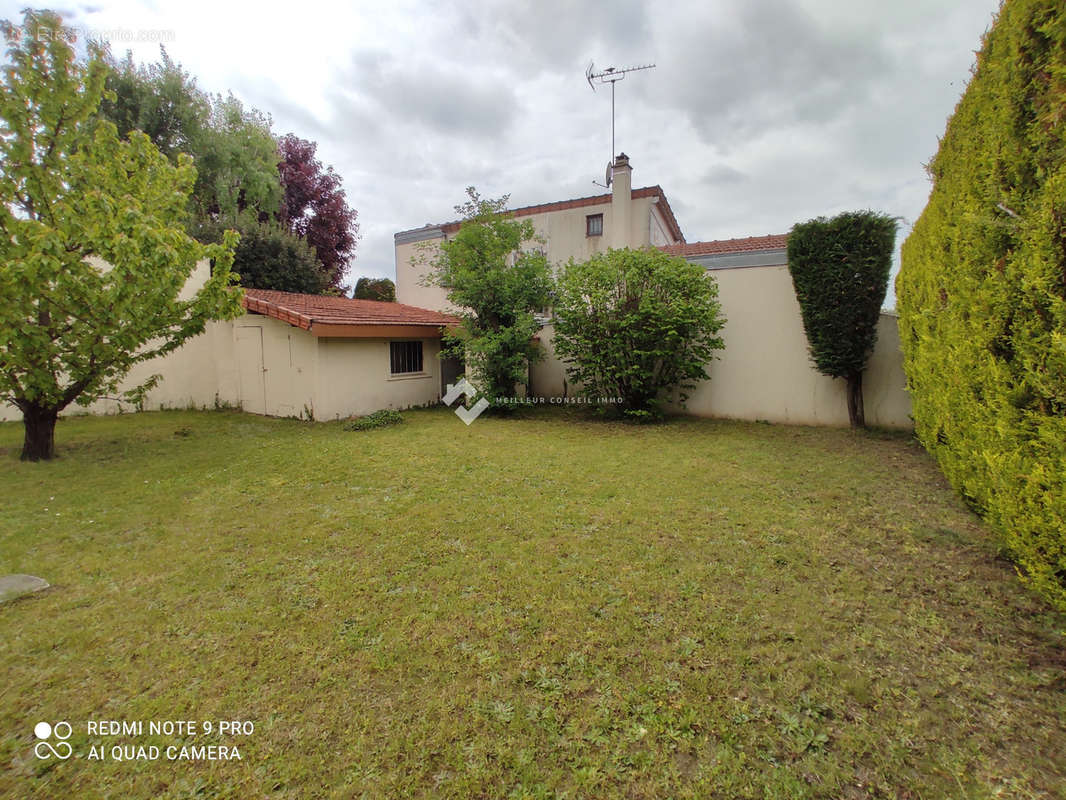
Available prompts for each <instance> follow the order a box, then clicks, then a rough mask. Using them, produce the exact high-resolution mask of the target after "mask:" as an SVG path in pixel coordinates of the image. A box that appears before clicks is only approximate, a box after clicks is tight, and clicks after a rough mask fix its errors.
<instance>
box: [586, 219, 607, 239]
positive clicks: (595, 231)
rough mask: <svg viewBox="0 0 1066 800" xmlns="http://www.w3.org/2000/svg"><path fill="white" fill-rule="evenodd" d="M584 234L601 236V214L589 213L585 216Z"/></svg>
mask: <svg viewBox="0 0 1066 800" xmlns="http://www.w3.org/2000/svg"><path fill="white" fill-rule="evenodd" d="M585 235H586V236H603V214H589V215H588V216H587V217H585Z"/></svg>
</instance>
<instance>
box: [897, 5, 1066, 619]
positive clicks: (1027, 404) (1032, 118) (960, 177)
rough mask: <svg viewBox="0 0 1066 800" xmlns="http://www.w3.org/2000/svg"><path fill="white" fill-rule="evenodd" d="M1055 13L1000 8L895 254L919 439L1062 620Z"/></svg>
mask: <svg viewBox="0 0 1066 800" xmlns="http://www.w3.org/2000/svg"><path fill="white" fill-rule="evenodd" d="M1064 111H1066V5H1064V4H1063V3H1062V2H1061V0H1008V2H1006V3H1004V4H1003V6H1002V9H1001V10H1000V12H999V17H998V19H997V20H996V22H995V24H994V25H993V26H992V28H991V30H990V31H989V32H988V33H987V34H986V35H985V39H984V42H983V47H982V49H981V52H980V53H979V54H978V56H977V66H976V69H975V70H974V73H973V77H972V78H971V80H970V83H969V86H968V87H967V88H966V93H965V94H964V95H963V96H962V99H961V100H960V101H959V104H958V106H957V107H956V109H955V113H954V115H953V116H952V117H951V119H950V120H949V122H948V124H947V129H946V131H945V133H944V136H943V138H942V139H941V140H940V146H939V149H938V151H937V153H936V155H935V156H934V157H933V159H932V160H931V161H930V163H929V177H930V178H931V179H932V183H933V187H932V191H931V192H930V195H929V203H928V205H927V206H926V207H925V210H924V211H923V212H922V215H921V217H919V219H918V221H917V222H916V223H915V225H914V230H913V231H912V232H911V234H910V236H908V237H907V240H906V241H905V242H904V244H903V251H902V265H901V268H900V273H899V277H898V278H897V280H896V289H897V294H898V297H899V315H900V316H899V322H900V343H901V345H902V348H903V356H904V360H903V366H904V369H905V370H906V372H907V387H908V389H909V391H910V395H911V401H912V405H913V414H914V427H915V432H916V433H917V435H918V438H919V439H920V440H921V442H922V444H923V445H924V446H925V447H926V449H928V450H929V452H930V453H931V454H932V455H933V456H934V457H935V458H936V460H937V463H938V464H939V465H940V468H941V469H942V470H943V471H944V474H945V475H946V476H947V477H948V479H949V480H950V481H951V483H952V485H953V486H954V487H955V488H956V489H957V490H958V491H959V493H960V494H962V496H963V497H965V498H966V500H967V501H968V502H969V503H970V504H971V505H972V506H973V508H974V509H976V510H977V511H978V512H980V513H981V514H982V515H983V516H984V517H985V519H987V520H988V522H989V523H990V524H991V525H992V527H993V528H994V529H995V530H996V531H997V532H998V533H999V536H1000V541H1001V542H1002V544H1003V547H1004V550H1005V552H1006V553H1007V554H1008V555H1009V556H1010V557H1011V558H1012V559H1013V560H1014V562H1015V563H1016V564H1017V565H1018V567H1019V570H1020V573H1021V574H1022V575H1023V576H1024V577H1025V579H1026V581H1027V582H1029V584H1030V585H1031V586H1032V587H1033V588H1034V589H1035V590H1036V591H1038V592H1039V593H1040V594H1041V595H1042V596H1043V597H1045V598H1046V599H1047V600H1048V601H1049V602H1051V603H1053V604H1055V605H1056V606H1057V607H1058V608H1059V609H1062V610H1064V611H1066V121H1064Z"/></svg>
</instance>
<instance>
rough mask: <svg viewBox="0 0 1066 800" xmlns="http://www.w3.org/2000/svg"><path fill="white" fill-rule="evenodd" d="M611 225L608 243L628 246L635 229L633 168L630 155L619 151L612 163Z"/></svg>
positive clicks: (617, 246) (612, 245) (611, 245)
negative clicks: (630, 163) (630, 164)
mask: <svg viewBox="0 0 1066 800" xmlns="http://www.w3.org/2000/svg"><path fill="white" fill-rule="evenodd" d="M611 175H612V177H611V226H610V230H609V232H608V237H607V245H608V246H609V247H614V248H622V247H628V246H629V241H630V237H631V236H632V233H631V231H632V229H633V168H632V167H630V166H629V156H627V155H626V154H625V153H619V154H618V157H617V158H615V160H614V164H612V165H611Z"/></svg>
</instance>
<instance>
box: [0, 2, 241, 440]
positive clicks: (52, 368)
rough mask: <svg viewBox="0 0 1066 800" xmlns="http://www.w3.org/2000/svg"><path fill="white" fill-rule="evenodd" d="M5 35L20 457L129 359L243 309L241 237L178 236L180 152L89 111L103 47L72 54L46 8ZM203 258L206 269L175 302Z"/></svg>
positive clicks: (107, 388)
mask: <svg viewBox="0 0 1066 800" xmlns="http://www.w3.org/2000/svg"><path fill="white" fill-rule="evenodd" d="M46 31H47V32H50V33H45V32H46ZM3 33H4V37H5V39H6V40H7V43H8V49H7V55H8V64H7V65H6V66H5V67H4V69H3V79H2V84H0V165H2V166H0V230H2V231H3V234H4V235H3V236H2V237H0V397H2V398H3V399H4V400H7V401H9V402H11V403H13V404H14V405H15V406H17V407H18V408H19V409H20V410H21V411H22V415H23V423H24V427H25V440H24V444H23V449H22V458H23V459H24V460H39V459H48V458H51V457H53V455H54V453H55V444H54V442H55V423H56V419H57V416H58V414H59V412H60V411H62V410H63V409H64V408H66V407H67V406H68V405H70V404H71V403H73V402H78V403H82V404H88V403H89V402H90V401H92V400H93V399H96V398H99V397H101V396H106V395H108V394H113V393H114V392H116V391H117V390H118V383H119V381H120V380H121V379H122V378H123V377H124V376H125V375H126V374H127V373H128V372H129V370H130V368H131V367H132V366H133V365H134V364H137V363H139V362H142V361H147V360H149V359H151V358H155V357H156V356H160V355H163V354H165V353H169V352H171V351H173V350H175V349H176V348H177V347H179V346H180V345H181V344H182V342H184V341H185V340H187V339H188V338H190V337H192V336H195V335H197V334H199V333H201V332H202V331H203V330H204V327H205V324H206V323H207V321H208V320H212V319H219V318H227V317H234V316H236V315H238V314H239V313H240V311H241V303H240V296H239V292H237V291H235V290H234V289H233V288H232V287H231V285H230V284H231V283H232V281H233V276H232V274H231V272H230V264H231V262H232V260H233V248H234V247H235V245H236V238H235V235H234V234H227V235H226V236H225V239H224V241H223V243H222V244H221V245H211V246H204V245H201V244H200V243H198V242H196V241H195V240H193V239H192V238H190V237H189V236H188V235H187V234H186V232H185V230H184V228H183V226H182V220H183V216H184V214H185V210H186V203H187V200H188V196H189V193H190V191H191V190H192V186H193V182H194V180H195V174H196V171H195V169H194V168H193V166H192V163H191V160H190V159H189V158H188V157H187V156H179V157H178V159H177V164H176V165H173V164H171V163H170V162H169V161H168V160H167V158H166V157H165V156H164V155H162V154H161V153H160V152H159V150H158V149H157V148H156V147H155V146H154V145H153V144H152V143H151V142H150V141H149V139H148V137H147V136H145V135H144V134H143V133H140V132H136V131H135V132H133V133H131V134H130V136H129V139H128V140H126V141H121V140H120V139H119V138H118V135H117V133H116V129H115V126H114V125H113V124H112V123H110V122H108V121H106V120H103V121H98V120H96V119H95V115H96V112H97V109H98V108H99V105H100V100H101V96H102V95H103V92H104V81H105V77H106V73H107V69H108V67H107V64H106V63H105V61H104V58H103V53H102V51H101V50H100V48H99V47H97V46H95V45H93V44H90V45H89V56H88V60H87V62H86V63H81V62H78V61H76V60H75V57H74V51H73V48H72V47H71V45H70V42H69V39H70V37H69V36H68V35H67V34H66V33H65V32H64V29H63V28H62V23H61V20H60V19H59V17H58V16H56V15H55V14H53V13H51V12H41V13H37V12H33V11H27V12H25V13H24V17H23V23H22V26H21V28H19V27H15V26H13V25H11V24H10V23H7V22H5V23H3ZM204 258H210V259H212V260H213V262H214V269H213V272H212V274H211V276H210V278H209V279H208V280H207V282H206V284H205V285H204V286H203V287H202V288H201V289H200V290H199V291H198V292H196V294H195V295H193V296H192V297H188V298H180V297H179V293H180V292H181V290H182V288H183V287H184V285H185V283H186V281H187V279H188V278H189V276H190V274H191V273H192V271H193V269H194V268H195V266H196V264H197V262H198V261H200V260H201V259H204ZM153 384H154V380H153V379H149V380H148V381H146V382H145V383H143V384H141V385H140V386H138V387H136V388H134V389H131V390H128V391H127V392H125V394H126V396H127V397H128V398H131V399H134V398H136V397H139V396H143V393H144V392H145V391H146V390H147V389H149V388H151V386H152V385H153Z"/></svg>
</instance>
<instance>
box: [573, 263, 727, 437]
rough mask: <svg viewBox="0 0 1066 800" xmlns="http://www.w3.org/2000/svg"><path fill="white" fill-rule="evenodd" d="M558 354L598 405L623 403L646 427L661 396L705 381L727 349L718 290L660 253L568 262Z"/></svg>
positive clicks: (697, 271)
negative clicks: (711, 365) (609, 401)
mask: <svg viewBox="0 0 1066 800" xmlns="http://www.w3.org/2000/svg"><path fill="white" fill-rule="evenodd" d="M555 312H556V315H557V320H556V323H555V340H554V341H555V352H556V353H557V354H558V355H559V357H560V358H562V359H563V360H564V361H566V362H568V366H567V369H566V371H567V374H568V375H569V377H570V379H571V380H572V381H574V382H575V383H576V384H577V385H578V387H579V389H578V391H579V392H580V394H582V395H583V396H585V397H587V398H589V399H590V400H593V401H599V400H600V399H601V398H618V399H621V400H622V404H621V406H620V407H618V408H615V407H614V406H607V407H606V408H607V409H609V410H617V411H621V412H622V413H624V414H625V415H626V416H627V417H629V418H631V419H633V420H634V421H639V422H645V421H648V420H649V419H650V418H655V417H658V416H660V415H661V409H660V403H661V401H662V400H663V398H664V395H665V394H666V393H667V392H668V391H670V390H673V389H675V388H676V389H679V391H680V399H681V402H682V403H683V402H684V401H685V400H686V399H687V397H688V394H687V393H688V391H690V390H691V389H693V388H695V386H696V384H697V383H698V382H699V381H703V380H707V377H708V375H707V370H706V367H707V363H708V362H709V361H710V360H711V359H712V358H714V352H715V351H716V350H720V349H722V348H723V347H724V346H725V344H724V342H723V341H722V338H721V337H720V336H719V335H718V332H719V331H720V330H721V329H722V326H723V325H724V324H725V319H724V318H723V317H722V307H721V305H720V304H719V302H718V285H717V283H715V280H714V278H713V277H712V276H711V275H710V274H709V273H708V272H707V270H706V269H704V268H703V267H701V266H699V265H697V264H691V263H689V262H688V261H685V259H683V258H677V257H675V256H669V255H667V254H666V253H663V252H662V251H659V250H651V249H648V250H630V249H628V248H627V249H624V250H608V251H607V252H606V253H597V254H596V255H594V256H593V257H592V258H590V259H589V260H588V261H584V262H582V263H580V264H577V263H574V262H573V261H571V262H570V263H569V264H567V265H566V267H565V268H564V270H563V273H562V275H561V276H560V277H559V281H558V285H557V287H556V303H555Z"/></svg>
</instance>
